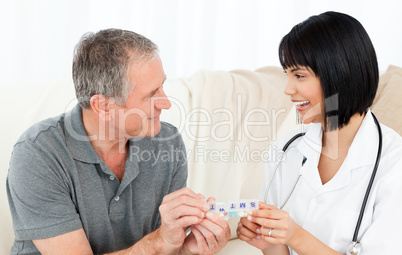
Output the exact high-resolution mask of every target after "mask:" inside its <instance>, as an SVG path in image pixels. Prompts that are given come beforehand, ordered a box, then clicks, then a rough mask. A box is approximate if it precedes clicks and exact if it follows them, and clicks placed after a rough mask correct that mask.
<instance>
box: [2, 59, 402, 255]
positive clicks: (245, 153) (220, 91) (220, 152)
mask: <svg viewBox="0 0 402 255" xmlns="http://www.w3.org/2000/svg"><path fill="white" fill-rule="evenodd" d="M284 84H285V75H284V74H283V71H282V70H281V68H279V67H264V68H261V69H258V70H255V71H249V70H235V71H205V70H203V71H199V72H197V73H195V74H194V75H192V76H191V77H188V78H181V79H168V80H167V81H166V85H165V91H166V93H167V94H168V95H169V96H170V99H171V102H172V108H171V110H169V111H165V112H164V113H163V115H162V120H164V121H167V122H170V123H172V124H174V125H176V126H177V127H178V128H179V130H180V131H181V133H182V135H183V139H184V142H185V144H186V150H187V155H188V159H189V178H188V186H189V187H190V188H192V189H193V190H195V191H196V192H200V193H203V194H204V195H205V196H214V197H215V198H216V199H217V200H221V201H226V200H237V199H248V198H258V194H259V190H260V187H261V184H262V181H263V178H264V172H263V167H264V163H263V161H264V159H265V158H268V157H272V156H274V155H269V153H268V148H269V146H270V144H271V143H272V142H273V141H275V140H276V138H277V137H278V136H280V135H281V134H283V133H284V132H286V131H288V130H290V129H292V128H294V127H295V126H296V124H295V110H294V108H293V106H292V104H291V103H290V100H289V98H288V97H287V96H285V95H284V94H283V89H284ZM2 88H3V93H2V94H1V102H2V104H3V107H2V109H3V113H5V114H6V117H5V118H3V125H2V126H1V134H2V143H1V145H0V146H1V147H0V153H1V155H2V158H1V160H0V169H1V170H0V179H1V182H0V189H1V192H0V203H1V207H0V226H1V228H2V230H1V231H0V254H8V253H9V249H10V247H11V245H12V241H13V238H14V234H13V230H12V223H11V215H10V212H9V210H8V204H7V197H6V192H5V179H6V175H7V171H8V165H9V158H10V154H11V151H12V147H13V144H14V143H15V142H16V140H17V139H18V137H19V135H21V133H22V132H23V131H24V130H25V129H26V128H28V127H29V126H30V125H32V124H33V123H35V122H37V121H39V120H42V119H45V118H48V117H52V116H55V115H58V114H60V113H62V112H64V111H67V110H69V109H71V108H72V107H73V106H74V105H75V100H74V98H75V97H74V91H73V85H72V82H71V81H70V80H68V81H57V82H51V83H46V84H24V85H20V84H10V85H3V87H2ZM401 98H402V69H401V68H398V67H394V66H390V67H389V68H388V70H387V71H385V72H384V73H383V74H382V75H381V78H380V87H379V91H378V97H377V98H376V100H375V102H374V105H373V107H372V110H373V112H374V113H376V114H377V116H378V118H379V120H380V121H381V122H382V123H384V124H386V125H388V126H390V127H392V128H394V129H395V130H396V131H397V132H398V133H399V134H400V135H402V101H401ZM238 220H239V219H238V218H231V219H229V224H230V226H231V230H232V239H231V240H230V241H229V243H228V245H227V246H226V247H225V248H224V249H223V250H222V251H220V252H219V254H259V253H260V252H259V251H258V250H257V249H255V248H253V247H251V246H249V245H247V244H246V243H244V242H241V241H240V240H239V239H237V238H236V234H235V230H236V226H237V223H238Z"/></svg>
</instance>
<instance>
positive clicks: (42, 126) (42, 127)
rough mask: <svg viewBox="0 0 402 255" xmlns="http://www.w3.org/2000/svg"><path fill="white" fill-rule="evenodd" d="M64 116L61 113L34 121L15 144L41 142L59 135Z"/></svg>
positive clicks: (61, 131)
mask: <svg viewBox="0 0 402 255" xmlns="http://www.w3.org/2000/svg"><path fill="white" fill-rule="evenodd" d="M64 116H65V114H64V113H63V114H61V115H59V116H56V117H52V118H48V119H45V120H42V121H39V122H37V123H35V124H34V125H32V126H31V127H29V128H28V129H27V130H26V131H25V132H24V133H23V134H22V135H21V136H20V138H19V139H18V140H17V142H16V145H18V144H21V143H24V142H30V143H41V142H44V141H49V140H51V139H54V138H55V137H57V136H60V135H61V134H63V125H64Z"/></svg>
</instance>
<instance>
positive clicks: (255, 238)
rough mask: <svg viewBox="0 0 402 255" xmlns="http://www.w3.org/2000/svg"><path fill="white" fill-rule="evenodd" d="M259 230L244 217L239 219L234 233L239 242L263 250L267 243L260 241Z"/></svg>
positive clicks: (257, 226) (258, 227)
mask: <svg viewBox="0 0 402 255" xmlns="http://www.w3.org/2000/svg"><path fill="white" fill-rule="evenodd" d="M257 229H258V230H257ZM260 229H261V226H260V225H257V224H255V223H253V222H251V221H249V220H248V219H247V218H246V217H243V218H241V219H240V222H239V225H238V227H237V231H236V232H237V236H238V237H239V239H240V240H242V241H245V242H247V243H248V244H250V245H252V246H254V247H256V248H258V249H261V250H263V249H265V248H267V247H268V246H269V243H267V242H266V241H264V240H262V239H261V235H260V233H258V232H259V230H260Z"/></svg>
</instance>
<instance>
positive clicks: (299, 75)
mask: <svg viewBox="0 0 402 255" xmlns="http://www.w3.org/2000/svg"><path fill="white" fill-rule="evenodd" d="M296 77H297V78H303V77H304V75H301V74H296Z"/></svg>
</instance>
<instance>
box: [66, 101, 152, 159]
mask: <svg viewBox="0 0 402 255" xmlns="http://www.w3.org/2000/svg"><path fill="white" fill-rule="evenodd" d="M64 124H65V133H66V144H67V146H68V148H69V149H70V152H71V155H72V156H73V158H74V159H75V160H78V161H82V162H85V163H90V164H100V163H101V162H103V161H102V159H101V158H100V156H99V155H98V154H97V153H96V151H95V149H94V148H93V146H92V144H91V142H90V140H89V138H88V135H87V132H86V131H85V128H84V123H83V120H82V109H81V107H80V105H79V104H77V105H76V106H75V107H74V108H73V109H72V110H71V111H70V112H68V113H67V114H66V116H65V120H64ZM154 151H155V146H154V144H153V143H152V141H151V138H150V137H138V138H131V139H129V156H128V158H129V157H130V155H132V156H136V159H137V160H132V161H137V162H138V163H139V162H141V161H146V160H149V159H150V157H154Z"/></svg>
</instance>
